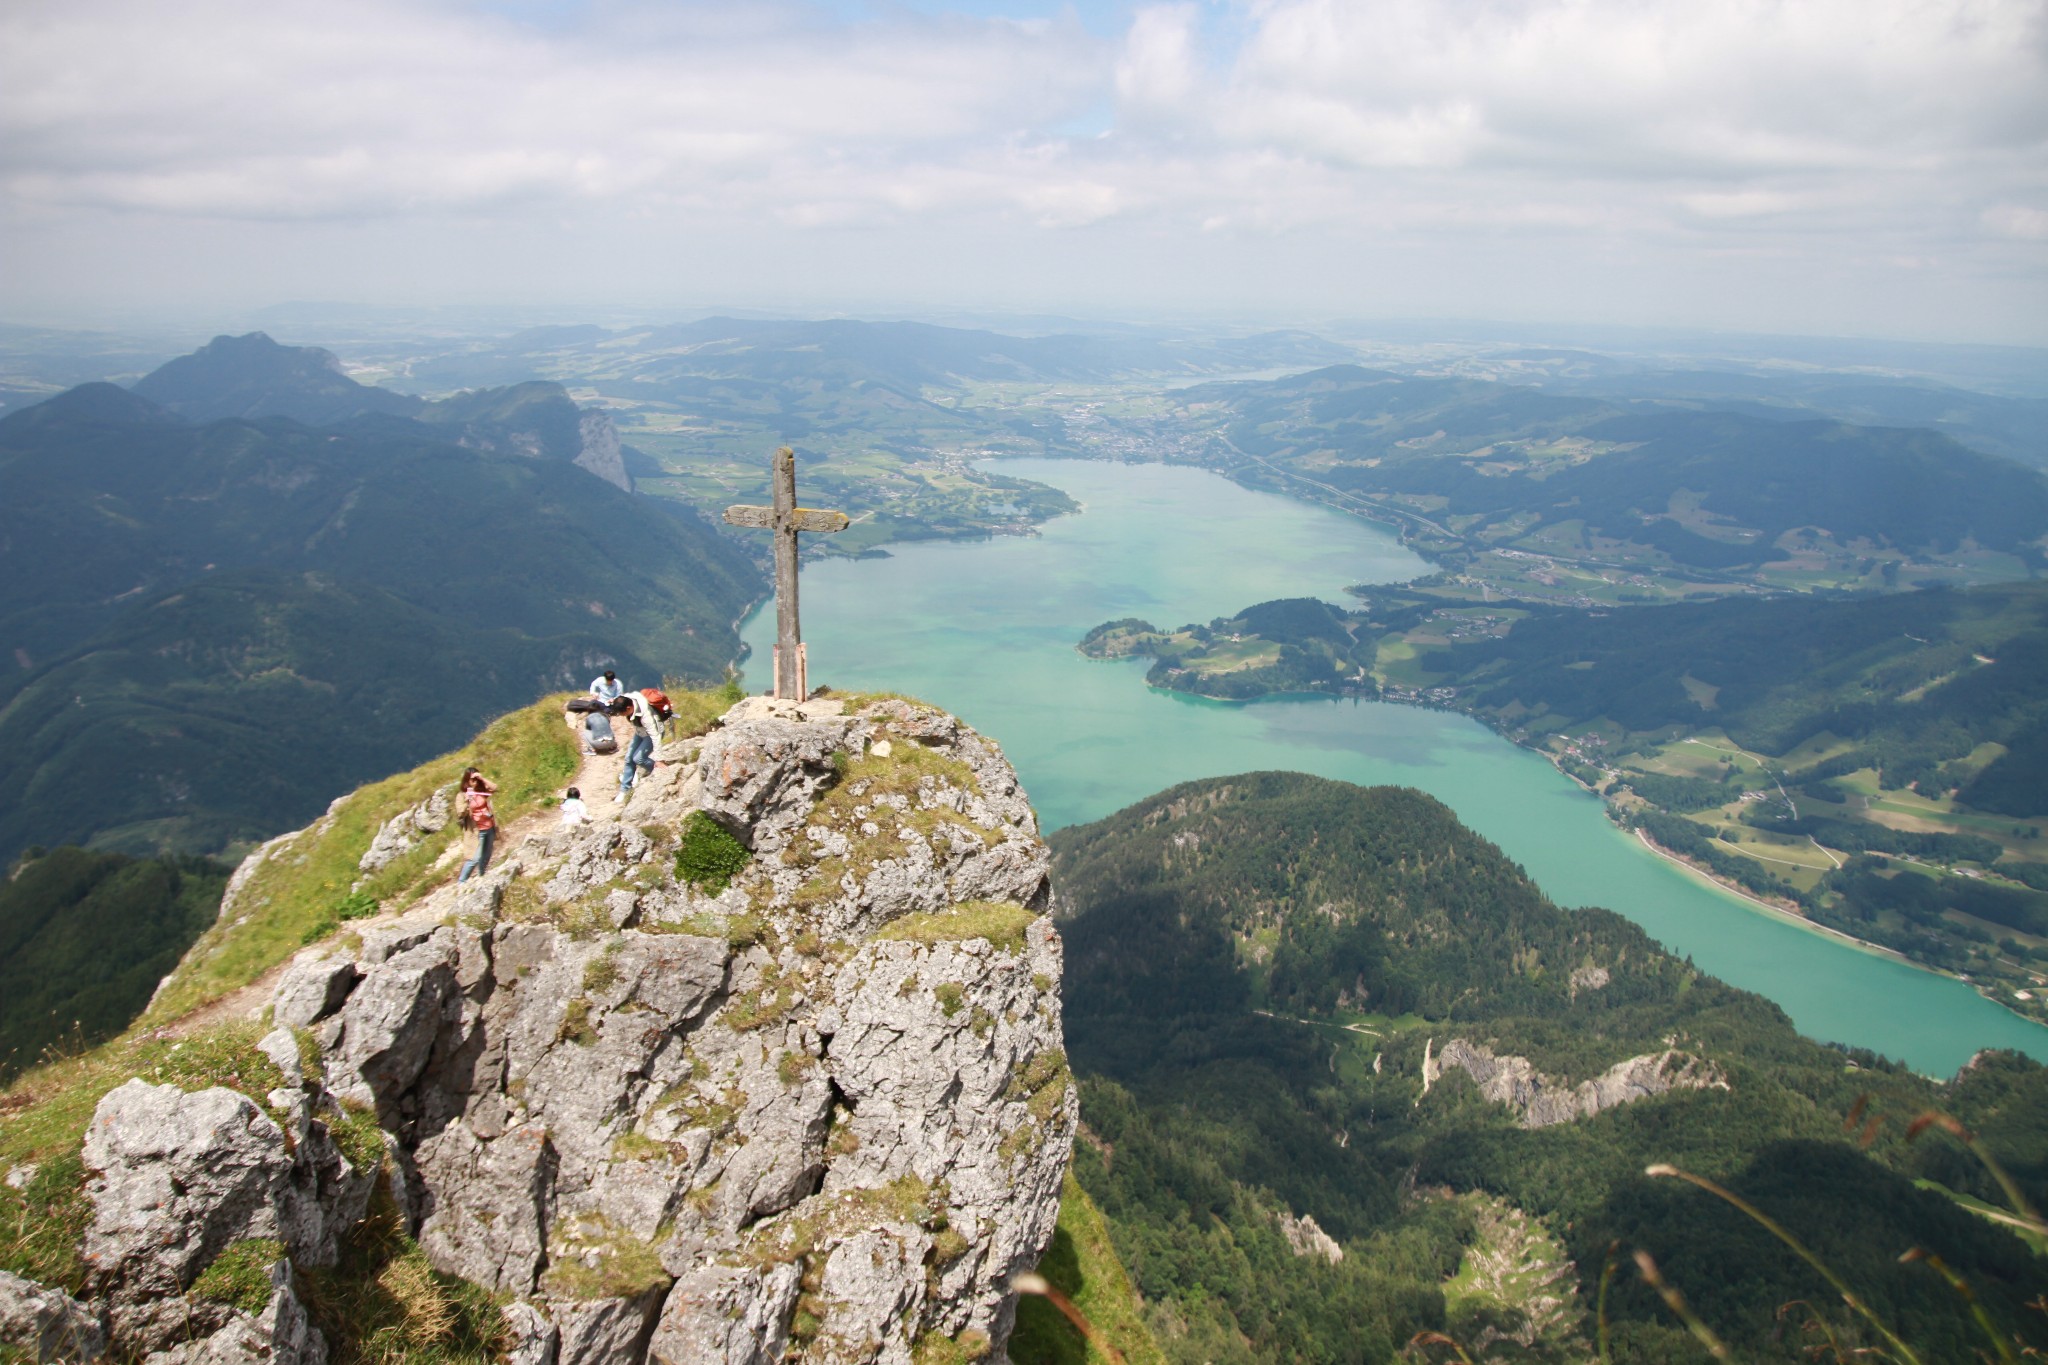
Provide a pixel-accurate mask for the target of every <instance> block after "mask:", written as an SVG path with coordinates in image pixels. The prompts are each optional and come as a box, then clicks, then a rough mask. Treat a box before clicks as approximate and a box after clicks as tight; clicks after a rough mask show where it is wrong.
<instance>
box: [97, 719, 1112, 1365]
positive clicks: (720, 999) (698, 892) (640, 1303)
mask: <svg viewBox="0 0 2048 1365" xmlns="http://www.w3.org/2000/svg"><path fill="white" fill-rule="evenodd" d="M661 753H662V757H663V760H664V766H662V767H660V768H658V769H657V770H656V772H655V773H654V774H653V775H652V776H651V777H649V778H646V779H644V780H643V781H642V783H641V785H640V786H639V787H638V788H637V789H636V790H635V792H634V794H633V797H632V800H631V802H630V804H628V805H627V806H625V807H624V808H618V807H605V808H601V809H602V810H605V811H608V812H616V813H617V816H618V818H617V819H614V820H599V821H597V822H595V823H593V824H589V825H585V826H580V827H576V828H572V829H568V830H561V829H555V828H550V829H548V830H547V831H546V832H545V833H541V834H536V835H534V836H532V837H531V838H529V839H527V840H526V841H525V842H524V843H515V844H514V846H512V847H510V848H507V849H506V851H505V857H504V859H503V860H502V861H501V862H500V864H499V865H498V866H497V867H495V868H494V869H493V870H492V872H491V873H490V875H488V876H486V877H483V878H478V879H473V880H472V881H471V882H469V883H467V884H464V885H460V886H457V885H452V884H451V885H444V886H442V887H441V888H439V889H437V890H435V891H433V892H431V893H430V894H428V895H426V896H425V897H423V898H421V899H420V900H419V901H418V902H417V903H416V904H414V905H413V906H412V907H411V908H409V909H408V910H407V911H405V912H404V913H403V914H402V915H380V916H377V917H375V918H370V919H363V920H358V921H355V922H353V923H352V924H351V925H350V930H351V932H350V933H348V934H345V935H343V936H341V937H340V938H338V939H337V940H334V941H331V942H329V943H327V944H323V945H319V946H316V947H314V948H311V949H308V950H307V951H306V952H305V953H303V954H301V955H300V957H299V959H298V960H296V961H295V962H294V963H292V964H291V965H290V966H289V968H288V969H287V970H286V971H285V972H284V973H283V974H282V976H281V978H280V980H279V982H278V985H277V987H276V994H275V999H274V1006H275V1018H276V1021H277V1023H278V1024H279V1025H280V1031H279V1032H278V1033H276V1034H274V1035H272V1037H271V1038H269V1039H266V1040H265V1041H264V1050H265V1051H266V1053H268V1054H269V1055H272V1056H273V1057H274V1058H275V1059H276V1060H277V1061H278V1062H279V1064H280V1065H281V1066H285V1069H286V1070H287V1073H288V1074H289V1075H291V1076H292V1077H293V1078H294V1080H295V1081H297V1079H298V1078H299V1077H300V1076H303V1077H304V1079H303V1081H302V1082H299V1083H298V1084H297V1088H296V1089H294V1088H293V1087H290V1086H288V1087H287V1088H286V1089H285V1090H279V1091H272V1092H271V1094H270V1096H269V1099H270V1102H271V1106H272V1108H271V1111H270V1112H266V1111H265V1109H264V1108H263V1107H262V1106H259V1105H258V1104H256V1103H255V1102H253V1101H251V1100H249V1099H248V1098H246V1097H244V1096H241V1095H238V1094H235V1093H234V1092H232V1091H227V1090H209V1091H205V1092H201V1093H199V1094H196V1095H186V1094H183V1093H181V1092H179V1091H177V1090H175V1089H173V1088H171V1087H165V1086H151V1085H147V1084H144V1083H143V1082H140V1081H134V1082H130V1083H129V1084H128V1085H126V1086H123V1087H122V1088H121V1089H119V1090H116V1091H115V1092H113V1093H112V1094H110V1095H109V1096H108V1097H107V1099H106V1101H105V1102H104V1103H103V1104H102V1105H101V1109H100V1113H99V1114H98V1115H96V1117H95V1119H94V1124H93V1132H92V1136H91V1138H90V1139H89V1141H88V1146H87V1164H88V1165H89V1166H90V1167H91V1169H92V1170H93V1171H95V1172H96V1173H97V1174H96V1177H95V1180H94V1183H93V1186H92V1194H93V1197H94V1199H95V1202H96V1208H97V1216H96V1220H95V1222H94V1225H93V1230H92V1232H91V1234H90V1235H89V1238H88V1252H89V1254H90V1255H91V1257H92V1259H93V1264H94V1265H95V1267H96V1271H95V1275H96V1280H95V1288H94V1291H93V1292H94V1297H95V1301H96V1302H104V1303H105V1304H106V1305H107V1311H108V1312H109V1313H110V1314H111V1317H112V1320H113V1323H114V1326H115V1336H116V1342H117V1345H119V1346H120V1348H121V1349H122V1350H124V1351H126V1352H129V1353H133V1354H142V1353H146V1352H148V1351H152V1350H156V1351H163V1350H165V1349H166V1348H169V1347H173V1345H174V1340H175V1342H177V1343H183V1344H178V1345H175V1350H177V1351H179V1352H182V1354H178V1355H176V1356H175V1360H176V1361H179V1362H186V1361H190V1362H197V1361H200V1360H209V1361H211V1360H221V1361H227V1360H230V1359H234V1360H239V1359H243V1358H245V1356H244V1354H242V1353H244V1352H245V1351H247V1350H255V1349H256V1345H261V1346H263V1347H265V1348H267V1349H268V1350H269V1351H270V1352H271V1353H272V1354H273V1356H274V1358H275V1359H277V1360H303V1361H307V1362H313V1361H316V1359H317V1357H318V1354H319V1352H320V1350H321V1344H320V1343H319V1342H318V1334H317V1332H314V1331H313V1329H312V1328H311V1327H310V1326H307V1327H306V1329H305V1331H304V1332H297V1333H296V1334H295V1329H294V1328H293V1327H292V1323H293V1321H294V1319H293V1317H292V1311H293V1308H294V1306H295V1303H294V1304H283V1303H280V1302H276V1301H274V1302H273V1309H275V1310H276V1311H274V1312H269V1313H268V1314H267V1317H266V1318H249V1317H248V1316H247V1315H246V1314H239V1313H234V1312H232V1310H225V1309H223V1310H222V1311H221V1312H220V1313H218V1314H216V1315H215V1318H216V1319H217V1320H212V1321H209V1322H207V1323H205V1324H202V1325H203V1326H204V1327H205V1328H206V1334H205V1335H203V1336H197V1337H195V1336H194V1335H193V1334H192V1333H191V1331H190V1330H189V1329H188V1330H184V1331H182V1332H180V1333H178V1334H176V1335H175V1338H174V1334H173V1333H172V1332H171V1331H170V1329H169V1316H170V1312H171V1310H172V1309H173V1307H175V1310H176V1311H177V1312H178V1313H185V1312H187V1311H188V1310H189V1303H190V1301H189V1300H188V1299H186V1298H185V1297H183V1291H184V1290H185V1289H187V1288H189V1286H190V1285H191V1283H192V1280H193V1278H194V1277H195V1276H196V1275H197V1274H198V1273H199V1272H200V1271H202V1270H203V1269H204V1268H205V1266H206V1265H207V1264H208V1263H209V1262H210V1260H211V1259H212V1258H213V1257H214V1256H216V1255H218V1254H219V1252H220V1251H221V1249H222V1248H223V1247H225V1246H226V1245H228V1244H229V1243H231V1242H234V1241H237V1240H243V1239H248V1238H274V1239H276V1240H277V1241H279V1242H281V1243H282V1244H283V1245H284V1247H285V1248H286V1249H287V1252H288V1254H289V1256H290V1257H291V1259H292V1260H293V1261H294V1262H296V1263H298V1264H300V1265H306V1264H320V1263H322V1258H325V1259H326V1260H329V1261H331V1260H332V1258H333V1255H334V1245H335V1243H334V1238H335V1235H336V1232H337V1230H338V1229H340V1228H344V1227H346V1226H347V1225H348V1222H349V1221H350V1220H352V1219H353V1218H359V1217H361V1216H362V1205H363V1201H364V1200H365V1199H366V1198H367V1182H366V1181H365V1180H364V1179H363V1178H362V1177H361V1175H360V1173H356V1172H354V1171H353V1170H352V1169H351V1168H348V1167H347V1164H346V1162H343V1161H341V1159H340V1157H339V1153H338V1151H337V1150H336V1148H335V1146H334V1143H333V1142H332V1141H331V1140H329V1137H328V1134H329V1132H330V1130H331V1128H332V1126H333V1125H335V1124H337V1123H340V1122H342V1121H343V1119H342V1116H343V1114H344V1113H345V1112H349V1113H354V1114H358V1115H366V1116H367V1115H374V1122H375V1123H376V1125H377V1126H378V1127H379V1128H381V1130H382V1131H383V1133H384V1140H385V1146H386V1150H387V1154H388V1160H389V1166H388V1168H387V1173H386V1178H387V1179H388V1180H389V1182H390V1188H391V1190H392V1194H393V1196H394V1200H395V1202H396V1203H397V1205H398V1207H399V1209H400V1210H401V1212H402V1213H403V1215H404V1217H405V1219H406V1221H407V1224H408V1227H409V1229H410V1230H411V1231H413V1232H414V1233H415V1235H416V1236H417V1237H418V1239H419V1243H420V1245H421V1247H422V1248H423V1250H424V1251H425V1253H426V1255H427V1256H428V1258H429V1259H430V1260H431V1261H432V1263H433V1264H434V1265H435V1267H436V1268H437V1269H439V1270H441V1271H443V1272H446V1273H449V1274H454V1275H459V1276H461V1277H463V1278H465V1279H468V1280H471V1281H473V1282H475V1283H477V1284H479V1285H482V1286H484V1287H485V1288H487V1289H489V1290H491V1291H492V1292H494V1293H497V1294H501V1295H504V1296H507V1299H508V1306H507V1307H506V1309H505V1324H506V1335H507V1339H508V1343H509V1356H510V1358H511V1359H513V1360H516V1361H522V1362H530V1363H531V1365H550V1363H552V1365H641V1363H642V1362H648V1361H653V1362H669V1363H671V1365H700V1363H704V1362H711V1363H717V1362H761V1363H762V1365H767V1363H768V1362H780V1361H784V1360H792V1359H794V1360H807V1361H835V1362H837V1361H883V1362H890V1365H910V1362H911V1361H912V1360H913V1357H914V1356H917V1357H920V1358H922V1357H928V1356H929V1355H930V1354H931V1353H932V1352H933V1350H934V1349H935V1348H936V1349H937V1350H939V1351H940V1352H942V1353H943V1354H945V1355H946V1357H947V1358H950V1357H951V1355H952V1354H955V1353H957V1350H958V1349H959V1348H957V1347H956V1346H955V1345H953V1344H950V1343H954V1342H959V1341H961V1339H963V1338H964V1339H965V1341H964V1345H965V1347H966V1348H970V1349H972V1350H974V1351H976V1352H977V1353H979V1352H980V1351H981V1348H982V1347H983V1345H984V1344H987V1345H989V1346H990V1347H991V1349H992V1350H993V1351H994V1352H995V1353H996V1354H995V1355H993V1356H991V1357H990V1358H992V1359H1000V1358H1001V1357H1000V1351H1001V1347H1002V1344H1003V1342H1004V1341H1005V1340H1006V1339H1007V1337H1008V1335H1009V1331H1010V1327H1011V1323H1012V1319H1013V1314H1014V1310H1015V1300H1014V1296H1013V1294H1012V1293H1011V1290H1010V1284H1011V1281H1012V1279H1013V1277H1015V1276H1016V1275H1018V1274H1019V1273H1021V1272H1023V1271H1026V1270H1029V1269H1031V1268H1032V1267H1033V1266H1034V1265H1035V1264H1036V1263H1037V1261H1038V1259H1039V1257H1040V1256H1041V1254H1042V1253H1043V1252H1044V1250H1045V1248H1046V1246H1047V1245H1048V1244H1049V1242H1050V1241H1051V1238H1052V1233H1053V1226H1054V1221H1055V1219H1056V1217H1057V1213H1058V1206H1059V1192H1060V1181H1061V1177H1062V1174H1063V1173H1064V1171H1065V1168H1066V1164H1067V1160H1068V1155H1069V1150H1070V1147H1071V1143H1072V1137H1073V1132H1074V1128H1075V1124H1076V1119H1077V1097H1076V1095H1075V1093H1074V1091H1073V1087H1072V1084H1071V1076H1070V1073H1069V1072H1068V1069H1067V1064H1066V1057H1065V1053H1064V1051H1063V1050H1062V1048H1063V1040H1062V1036H1061V1029H1060V1006H1059V980H1060V976H1061V944H1060V939H1059V936H1058V934H1057V932H1056V931H1055V929H1054V927H1053V925H1052V922H1051V920H1050V919H1049V918H1048V917H1047V916H1046V915H1045V914H1044V913H1043V912H1044V909H1045V907H1046V906H1047V904H1048V902H1049V900H1050V892H1049V887H1048V883H1047V866H1048V864H1047V856H1046V851H1045V847H1044V845H1043V843H1042V842H1041V841H1040V840H1039V838H1038V832H1037V822H1036V818H1035V817H1034V815H1033V814H1032V811H1031V808H1030V806H1029V804H1028V803H1027V802H1026V800H1025V798H1024V795H1023V793H1022V791H1020V790H1019V788H1018V785H1017V780H1016V775H1015V773H1014V772H1013V771H1012V770H1011V768H1010V766H1009V764H1008V763H1007V762H1006V761H1005V760H1004V759H1003V757H1002V755H1001V753H1000V751H999V750H997V749H996V747H995V746H994V745H993V744H991V743H989V742H988V741H987V740H985V739H983V738H982V737H980V736H979V735H977V734H975V733H974V732H973V731H972V730H970V729H968V728H967V727H965V726H963V725H961V724H960V723H959V722H958V721H957V720H955V719H953V718H952V717H951V716H947V715H945V714H944V713H942V712H937V711H934V710H931V709H930V708H926V707H922V706H918V705H915V704H912V703H908V702H903V701H897V700H884V701H876V702H870V703H868V704H865V705H861V706H858V707H855V708H849V707H847V706H846V705H844V704H842V703H840V702H837V701H817V702H811V703H806V704H803V705H795V704H789V703H776V702H769V701H767V700H765V699H754V700H750V701H747V702H742V703H741V704H740V705H739V706H737V707H735V708H734V709H733V710H732V712H730V713H729V714H728V715H727V717H726V718H725V719H724V720H723V722H721V723H720V724H719V725H718V726H716V727H715V728H714V729H713V730H712V731H711V733H710V734H709V735H707V736H705V737H703V738H702V739H701V740H692V741H687V742H679V743H672V744H670V745H668V746H666V747H665V748H664V749H663V750H662V751H661ZM410 815H411V813H410V812H409V813H408V816H410ZM391 828H392V827H391V826H389V825H387V826H386V830H387V831H389V830H390V829H391ZM379 837H380V838H382V835H380V836H379ZM704 839H709V840H711V841H712V842H713V843H718V842H719V841H721V840H722V841H724V842H723V845H722V846H723V847H725V848H728V849H731V850H734V851H738V850H741V849H744V850H747V851H749V856H748V857H747V860H746V862H745V865H744V866H743V867H741V868H740V870H739V871H738V872H737V874H735V875H732V876H731V877H730V879H729V884H726V883H713V882H711V881H709V880H706V881H705V882H704V883H703V884H692V883H691V882H690V881H689V880H688V879H687V878H686V877H685V876H684V875H683V873H682V872H681V871H679V868H681V867H683V866H686V865H687V866H691V867H694V866H695V864H690V863H688V860H687V859H685V858H682V857H679V852H680V851H686V844H687V841H689V840H704ZM286 1030H296V1034H294V1033H292V1032H288V1031H286ZM301 1056H303V1057H304V1058H305V1062H304V1064H303V1069H302V1067H301V1063H300V1057H301ZM287 1063H289V1064H290V1065H289V1066H286V1064H287ZM273 1114H277V1115H282V1117H281V1118H280V1117H273ZM288 1132H289V1133H290V1140H289V1141H288V1140H287V1133H288ZM337 1163H339V1164H337ZM344 1195H346V1198H344ZM350 1200H353V1201H354V1202H353V1203H352V1204H351V1203H350V1202H349V1201H350ZM284 1283H285V1284H286V1285H287V1287H288V1281H287V1282H284ZM281 1292H283V1291H281ZM303 1316H304V1315H303V1313H301V1314H300V1315H299V1318H300V1319H301V1320H302V1319H303ZM180 1326H181V1327H182V1326H183V1320H182V1319H181V1321H180ZM308 1334H310V1335H308ZM938 1339H945V1340H946V1342H947V1343H949V1344H946V1345H943V1346H937V1345H936V1343H937V1341H938ZM984 1339H985V1341H984ZM252 1343H254V1344H252ZM248 1358H253V1357H248ZM172 1359H173V1357H171V1356H168V1355H167V1356H166V1357H165V1360H164V1361H162V1362H159V1365H169V1362H170V1361H171V1360H172Z"/></svg>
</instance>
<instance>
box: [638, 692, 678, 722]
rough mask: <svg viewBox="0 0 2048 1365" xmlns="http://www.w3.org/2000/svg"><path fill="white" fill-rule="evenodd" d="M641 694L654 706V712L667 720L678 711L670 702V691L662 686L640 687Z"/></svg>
mask: <svg viewBox="0 0 2048 1365" xmlns="http://www.w3.org/2000/svg"><path fill="white" fill-rule="evenodd" d="M640 695H641V696H643V697H645V698H647V704H648V705H649V706H651V707H653V708H654V714H655V715H657V716H660V717H661V718H662V719H663V720H667V719H668V718H669V717H670V716H672V715H674V714H675V713H676V708H675V707H674V706H673V705H671V704H670V703H669V699H668V693H666V692H664V691H662V690H661V689H660V688H658V687H643V688H641V689H640Z"/></svg>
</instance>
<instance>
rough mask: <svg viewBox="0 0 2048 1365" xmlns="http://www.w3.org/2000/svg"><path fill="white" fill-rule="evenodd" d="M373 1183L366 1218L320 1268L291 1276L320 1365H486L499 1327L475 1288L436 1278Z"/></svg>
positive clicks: (383, 1188) (492, 1308)
mask: <svg viewBox="0 0 2048 1365" xmlns="http://www.w3.org/2000/svg"><path fill="white" fill-rule="evenodd" d="M404 1228H405V1225H404V1220H403V1219H402V1218H401V1216H400V1215H399V1212H398V1206H397V1204H396V1203H395V1202H394V1201H393V1200H392V1198H391V1190H390V1185H389V1183H388V1181H387V1180H385V1179H381V1178H380V1179H379V1181H378V1183H377V1190H376V1193H375V1194H374V1195H373V1196H372V1198H371V1202H370V1215H369V1217H367V1218H365V1219H364V1220H363V1221H362V1222H360V1223H358V1224H357V1225H356V1226H355V1227H354V1228H352V1229H350V1230H349V1232H348V1233H347V1234H345V1235H344V1236H343V1238H342V1243H341V1256H340V1259H339V1260H338V1262H337V1263H336V1264H335V1265H334V1266H332V1267H331V1268H327V1269H316V1270H308V1271H305V1272H303V1273H302V1274H301V1275H300V1277H299V1283H298V1288H299V1293H300V1297H301V1298H302V1299H304V1300H305V1303H306V1307H307V1308H308V1310H310V1312H311V1313H312V1316H313V1320H314V1322H315V1323H316V1324H317V1325H318V1326H319V1328H320V1331H321V1332H322V1334H324V1335H325V1336H326V1338H327V1347H328V1355H327V1359H328V1365H398V1362H405V1365H489V1363H490V1362H492V1361H495V1360H498V1359H500V1358H502V1356H503V1354H504V1350H505V1347H506V1345H507V1344H508V1343H507V1342H506V1340H505V1322H504V1319H503V1317H501V1316H500V1314H499V1310H498V1303H497V1300H496V1299H494V1298H493V1297H492V1296H491V1294H490V1293H489V1292H488V1291H487V1290H485V1289H483V1288H482V1287H480V1286H478V1285H474V1284H470V1283H469V1282H467V1281H465V1280H459V1279H456V1278H455V1277H454V1276H452V1275H442V1274H440V1273H438V1272H437V1271H435V1270H434V1268H433V1267H432V1266H431V1265H429V1264H428V1263H427V1256H426V1253H425V1252H424V1251H422V1250H420V1247H419V1244H418V1243H417V1242H415V1241H413V1239H412V1238H410V1237H408V1236H406V1235H405V1230H404Z"/></svg>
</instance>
